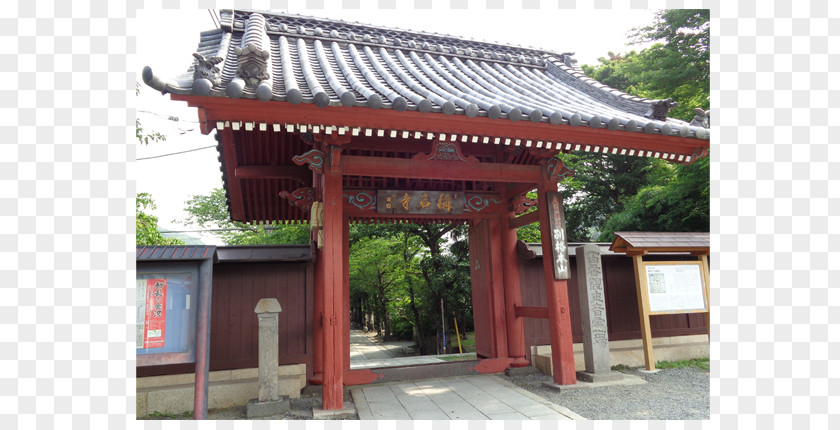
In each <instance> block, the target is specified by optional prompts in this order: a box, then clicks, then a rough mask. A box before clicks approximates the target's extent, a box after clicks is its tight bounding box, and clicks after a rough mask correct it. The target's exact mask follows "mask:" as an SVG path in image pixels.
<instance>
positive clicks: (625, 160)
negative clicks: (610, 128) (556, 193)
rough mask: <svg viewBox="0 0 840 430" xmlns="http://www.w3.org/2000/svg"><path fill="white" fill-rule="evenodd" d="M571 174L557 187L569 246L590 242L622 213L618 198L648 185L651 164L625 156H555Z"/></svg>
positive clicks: (643, 159) (645, 160) (629, 194)
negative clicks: (615, 216)
mask: <svg viewBox="0 0 840 430" xmlns="http://www.w3.org/2000/svg"><path fill="white" fill-rule="evenodd" d="M558 157H559V158H560V159H561V160H562V161H563V164H564V165H565V166H566V167H568V168H569V169H572V170H574V171H575V175H574V176H573V177H571V178H566V179H565V180H563V182H562V183H561V184H560V190H561V192H562V193H563V198H564V202H565V203H564V206H565V213H566V234H567V238H568V241H569V242H590V241H592V240H593V239H594V238H595V237H596V236H597V234H596V233H597V232H598V231H599V230H600V229H601V226H603V225H604V223H605V222H606V221H607V220H608V219H609V218H610V216H611V215H612V214H614V213H616V212H619V211H621V210H622V209H623V202H622V198H623V197H625V196H631V195H634V194H636V193H637V192H638V191H639V190H640V189H641V188H642V187H644V186H646V185H648V184H649V183H650V179H651V172H652V170H653V168H654V164H655V161H653V160H651V159H648V158H642V157H633V156H629V155H613V154H590V153H580V152H573V153H570V154H560V155H559V156H558Z"/></svg>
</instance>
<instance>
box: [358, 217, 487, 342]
mask: <svg viewBox="0 0 840 430" xmlns="http://www.w3.org/2000/svg"><path fill="white" fill-rule="evenodd" d="M466 233H467V229H466V226H463V225H456V224H428V225H422V226H421V225H413V224H391V225H369V224H360V225H352V226H351V228H350V318H351V322H352V323H353V324H354V325H357V326H362V325H367V326H368V328H372V329H374V330H376V331H377V332H382V333H383V334H384V335H385V337H386V338H389V337H392V336H393V337H399V338H403V339H405V338H411V336H412V335H414V337H415V340H417V342H418V347H419V348H420V349H421V351H420V352H421V353H423V352H424V351H423V348H424V341H423V339H424V338H427V337H431V338H434V336H435V333H436V332H439V331H440V323H441V314H440V300H441V299H443V301H444V306H445V310H444V312H445V315H446V317H445V318H446V321H447V329H448V331H452V330H453V327H452V319H451V318H452V315H453V313H454V315H455V316H456V317H457V318H458V321H459V324H461V325H462V326H461V327H460V328H462V329H464V330H469V329H470V327H471V326H472V293H471V283H470V271H469V255H468V254H469V246H468V245H467V241H466ZM371 315H372V316H373V318H372V319H373V321H371V318H370V316H371ZM366 316H367V317H366ZM371 322H372V323H373V325H372V326H371Z"/></svg>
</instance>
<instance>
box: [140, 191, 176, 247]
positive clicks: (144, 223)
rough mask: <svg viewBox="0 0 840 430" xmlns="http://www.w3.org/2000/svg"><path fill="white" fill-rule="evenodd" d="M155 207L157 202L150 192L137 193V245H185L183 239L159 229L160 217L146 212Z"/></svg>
mask: <svg viewBox="0 0 840 430" xmlns="http://www.w3.org/2000/svg"><path fill="white" fill-rule="evenodd" d="M154 209H156V206H155V202H154V200H152V196H151V195H150V194H149V193H139V194H137V199H136V211H137V222H136V225H137V240H136V242H137V246H152V245H183V244H184V242H183V241H181V240H179V239H176V238H174V237H164V236H163V235H162V234H161V233H160V231H158V218H157V217H156V216H154V215H151V214H149V213H147V212H146V211H148V210H154Z"/></svg>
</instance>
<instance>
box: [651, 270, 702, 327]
mask: <svg viewBox="0 0 840 430" xmlns="http://www.w3.org/2000/svg"><path fill="white" fill-rule="evenodd" d="M644 275H645V276H644V280H645V281H646V282H645V283H646V284H647V285H646V287H647V288H645V290H646V292H647V294H648V300H649V306H650V308H649V311H650V314H651V315H656V314H672V313H690V312H706V311H708V309H709V305H708V303H707V302H706V289H705V279H704V276H703V268H702V264H701V262H699V261H648V262H645V263H644Z"/></svg>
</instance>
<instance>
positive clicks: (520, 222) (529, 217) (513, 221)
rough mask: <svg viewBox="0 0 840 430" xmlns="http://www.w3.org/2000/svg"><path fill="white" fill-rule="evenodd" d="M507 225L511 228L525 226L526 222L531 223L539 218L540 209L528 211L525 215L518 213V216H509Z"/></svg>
mask: <svg viewBox="0 0 840 430" xmlns="http://www.w3.org/2000/svg"><path fill="white" fill-rule="evenodd" d="M509 220H510V221H509V224H508V227H509V228H510V229H512V230H516V229H517V228H519V227H522V226H526V225H528V224H533V223H535V222H537V221H539V220H540V209H537V210H535V211H533V212H528V213H526V214H525V215H520V216H518V217H515V218H514V217H511V218H509Z"/></svg>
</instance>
